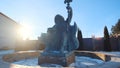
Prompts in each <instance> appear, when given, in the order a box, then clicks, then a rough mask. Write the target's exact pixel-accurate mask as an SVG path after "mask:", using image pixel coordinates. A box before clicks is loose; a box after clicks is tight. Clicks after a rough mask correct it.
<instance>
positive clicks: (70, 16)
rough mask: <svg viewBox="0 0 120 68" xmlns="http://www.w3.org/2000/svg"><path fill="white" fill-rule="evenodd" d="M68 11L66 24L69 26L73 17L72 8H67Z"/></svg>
mask: <svg viewBox="0 0 120 68" xmlns="http://www.w3.org/2000/svg"><path fill="white" fill-rule="evenodd" d="M66 9H67V10H68V17H67V19H66V22H67V23H68V24H70V22H71V19H72V15H73V11H72V8H71V7H70V6H67V7H66Z"/></svg>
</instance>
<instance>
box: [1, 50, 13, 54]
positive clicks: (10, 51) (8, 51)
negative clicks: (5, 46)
mask: <svg viewBox="0 0 120 68" xmlns="http://www.w3.org/2000/svg"><path fill="white" fill-rule="evenodd" d="M11 53H14V50H2V51H0V55H5V54H11Z"/></svg>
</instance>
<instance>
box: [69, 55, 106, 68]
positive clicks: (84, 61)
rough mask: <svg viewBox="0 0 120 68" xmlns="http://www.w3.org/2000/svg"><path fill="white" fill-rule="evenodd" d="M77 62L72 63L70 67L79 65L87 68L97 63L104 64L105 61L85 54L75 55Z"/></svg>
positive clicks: (81, 67)
mask: <svg viewBox="0 0 120 68" xmlns="http://www.w3.org/2000/svg"><path fill="white" fill-rule="evenodd" d="M75 61H76V62H75V63H72V64H70V67H77V68H79V67H80V68H86V67H88V66H91V65H97V64H102V63H104V61H102V60H99V59H94V58H90V57H84V56H76V57H75Z"/></svg>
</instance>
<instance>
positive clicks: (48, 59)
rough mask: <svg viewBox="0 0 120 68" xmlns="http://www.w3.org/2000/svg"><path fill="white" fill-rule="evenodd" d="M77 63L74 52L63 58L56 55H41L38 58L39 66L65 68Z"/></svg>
mask: <svg viewBox="0 0 120 68" xmlns="http://www.w3.org/2000/svg"><path fill="white" fill-rule="evenodd" d="M74 61H75V55H74V52H70V53H68V54H64V55H62V56H59V55H56V56H53V55H44V54H42V53H41V55H40V56H39V58H38V64H39V65H42V64H58V65H62V66H64V67H67V66H69V64H71V63H73V62H74Z"/></svg>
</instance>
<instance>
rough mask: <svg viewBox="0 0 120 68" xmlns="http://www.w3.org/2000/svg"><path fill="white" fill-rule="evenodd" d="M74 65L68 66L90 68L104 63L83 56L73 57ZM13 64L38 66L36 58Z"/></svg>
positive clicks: (51, 65)
mask: <svg viewBox="0 0 120 68" xmlns="http://www.w3.org/2000/svg"><path fill="white" fill-rule="evenodd" d="M75 61H76V62H75V63H72V64H70V67H81V66H82V67H85V66H90V65H96V64H101V63H104V62H103V61H102V60H99V59H93V58H89V57H84V56H76V57H75ZM13 64H19V65H24V66H38V58H34V59H25V60H21V61H18V62H13ZM43 66H46V67H53V66H55V67H62V66H61V65H57V64H44V65H43Z"/></svg>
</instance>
